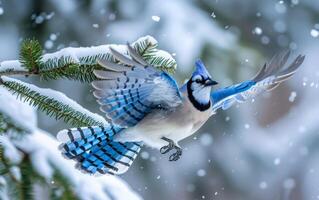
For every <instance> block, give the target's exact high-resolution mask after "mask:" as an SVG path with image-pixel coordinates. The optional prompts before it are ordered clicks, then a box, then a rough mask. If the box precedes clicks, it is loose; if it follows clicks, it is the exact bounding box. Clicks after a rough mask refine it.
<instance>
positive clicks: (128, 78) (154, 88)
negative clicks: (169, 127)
mask: <svg viewBox="0 0 319 200" xmlns="http://www.w3.org/2000/svg"><path fill="white" fill-rule="evenodd" d="M110 50H111V53H112V55H113V56H114V57H115V58H116V62H110V61H107V60H99V61H98V64H99V65H100V66H101V67H102V68H103V70H94V74H95V76H96V77H97V78H99V79H100V80H97V81H93V83H92V85H93V87H94V88H95V91H94V93H93V94H94V96H95V97H96V98H97V99H98V100H97V101H98V103H99V104H100V105H101V107H100V109H101V111H102V112H105V113H106V117H107V118H109V119H110V120H111V121H112V122H113V123H114V124H117V125H119V126H121V127H129V126H134V125H136V124H137V123H138V122H139V121H140V120H142V119H143V118H144V117H145V116H146V115H147V114H148V113H150V112H151V111H152V110H154V109H158V108H161V109H173V108H175V107H177V106H178V105H180V104H182V100H181V95H180V91H179V89H178V86H177V84H176V82H175V80H174V79H173V78H172V77H171V76H169V75H168V74H167V73H166V72H164V71H161V70H158V69H156V68H155V67H153V66H151V65H149V64H148V63H147V62H146V61H145V60H144V59H143V58H142V57H141V56H140V55H139V54H138V53H137V52H136V51H135V50H134V49H133V48H132V47H131V46H130V45H127V50H128V54H129V56H130V57H127V56H126V55H123V54H121V53H119V52H118V51H116V50H115V49H113V48H110Z"/></svg>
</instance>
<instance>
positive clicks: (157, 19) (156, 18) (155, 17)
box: [152, 15, 161, 22]
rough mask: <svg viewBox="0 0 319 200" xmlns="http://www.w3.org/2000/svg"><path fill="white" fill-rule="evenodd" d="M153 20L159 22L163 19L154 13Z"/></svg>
mask: <svg viewBox="0 0 319 200" xmlns="http://www.w3.org/2000/svg"><path fill="white" fill-rule="evenodd" d="M152 20H153V21H155V22H159V21H160V20H161V18H160V17H159V16H157V15H153V16H152Z"/></svg>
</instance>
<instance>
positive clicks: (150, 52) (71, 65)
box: [0, 36, 176, 82]
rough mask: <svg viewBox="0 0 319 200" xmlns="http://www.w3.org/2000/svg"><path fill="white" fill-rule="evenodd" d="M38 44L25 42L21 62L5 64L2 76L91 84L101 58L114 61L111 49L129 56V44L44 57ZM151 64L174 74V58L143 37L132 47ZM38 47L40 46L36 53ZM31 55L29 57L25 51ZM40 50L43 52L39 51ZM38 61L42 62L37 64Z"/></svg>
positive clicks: (76, 49) (0, 70)
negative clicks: (21, 76)
mask: <svg viewBox="0 0 319 200" xmlns="http://www.w3.org/2000/svg"><path fill="white" fill-rule="evenodd" d="M34 43H36V44H37V42H36V41H29V40H27V41H26V42H24V43H23V45H22V47H21V50H20V60H10V61H3V62H1V63H0V76H3V75H7V76H8V75H40V76H41V77H42V78H44V79H57V78H68V79H72V80H80V81H84V82H90V81H92V80H93V79H95V77H94V75H93V73H92V72H93V69H94V68H96V67H98V66H97V64H96V63H97V62H96V61H97V59H107V60H111V59H114V58H113V56H112V54H111V52H110V49H109V48H110V47H113V48H115V49H117V50H118V51H120V52H121V53H123V54H126V55H128V50H127V48H126V45H114V44H113V45H112V44H111V45H100V46H92V47H67V48H64V49H61V50H59V51H57V52H54V53H48V54H44V55H41V51H42V50H41V48H40V47H38V46H37V45H34ZM131 45H132V46H133V47H134V48H135V49H136V50H137V51H138V52H139V53H140V54H141V55H142V56H143V58H144V59H145V60H146V61H147V62H148V63H150V64H152V65H154V66H156V67H159V68H161V69H164V70H167V71H170V72H173V71H174V70H175V68H176V62H175V60H174V59H173V57H172V56H171V55H170V54H169V53H167V52H165V51H162V50H158V49H156V47H157V41H156V40H155V39H154V38H153V37H151V36H145V37H141V38H139V39H138V40H136V41H135V42H133V43H132V44H131ZM34 46H36V47H38V48H37V49H36V50H34V49H33V48H35V47H34ZM31 50H32V52H33V53H32V52H31V53H30V54H31V55H29V54H28V55H27V56H25V54H27V53H25V52H29V51H31ZM37 51H40V52H37ZM34 60H38V62H34Z"/></svg>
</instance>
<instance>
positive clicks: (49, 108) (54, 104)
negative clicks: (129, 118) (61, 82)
mask: <svg viewBox="0 0 319 200" xmlns="http://www.w3.org/2000/svg"><path fill="white" fill-rule="evenodd" d="M13 80H14V79H8V78H7V79H4V80H3V82H2V84H3V86H5V87H6V88H7V89H8V90H10V91H12V92H13V93H14V94H17V96H18V97H20V98H23V100H24V101H26V102H28V103H29V104H30V105H32V106H35V107H37V108H38V110H40V111H43V112H45V113H46V114H47V115H48V116H51V117H54V118H55V119H57V120H58V119H62V120H64V121H65V122H66V123H69V124H71V125H74V126H92V125H103V124H104V123H106V122H105V120H104V119H103V118H102V117H100V119H99V120H97V119H96V117H95V116H94V117H95V118H94V117H92V116H89V115H88V114H85V113H88V111H86V110H84V109H83V108H82V107H81V108H82V109H83V110H79V109H75V108H72V107H71V106H70V104H65V103H63V102H61V99H60V100H57V99H55V98H54V97H58V96H62V94H61V93H59V92H56V91H52V90H50V92H51V93H53V95H51V96H50V97H49V96H47V95H45V94H46V93H48V89H41V88H38V87H36V86H34V85H29V84H26V83H23V82H21V81H17V80H15V81H13ZM53 96H54V97H53ZM63 97H64V98H66V97H65V96H64V95H63ZM72 103H73V104H74V102H72ZM91 115H94V114H91ZM101 119H102V120H101ZM103 122H104V123H103Z"/></svg>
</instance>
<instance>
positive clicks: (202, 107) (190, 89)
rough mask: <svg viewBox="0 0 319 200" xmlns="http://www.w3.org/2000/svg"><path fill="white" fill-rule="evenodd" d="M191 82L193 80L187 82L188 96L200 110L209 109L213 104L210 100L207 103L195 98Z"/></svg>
mask: <svg viewBox="0 0 319 200" xmlns="http://www.w3.org/2000/svg"><path fill="white" fill-rule="evenodd" d="M191 84H192V80H189V81H188V82H187V93H188V98H189V100H190V101H191V102H192V104H193V106H194V107H195V108H197V109H198V110H199V111H205V110H207V109H209V108H210V105H211V103H210V101H208V103H206V104H202V103H200V102H198V101H197V100H196V99H195V97H194V95H193V91H192V88H191Z"/></svg>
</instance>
